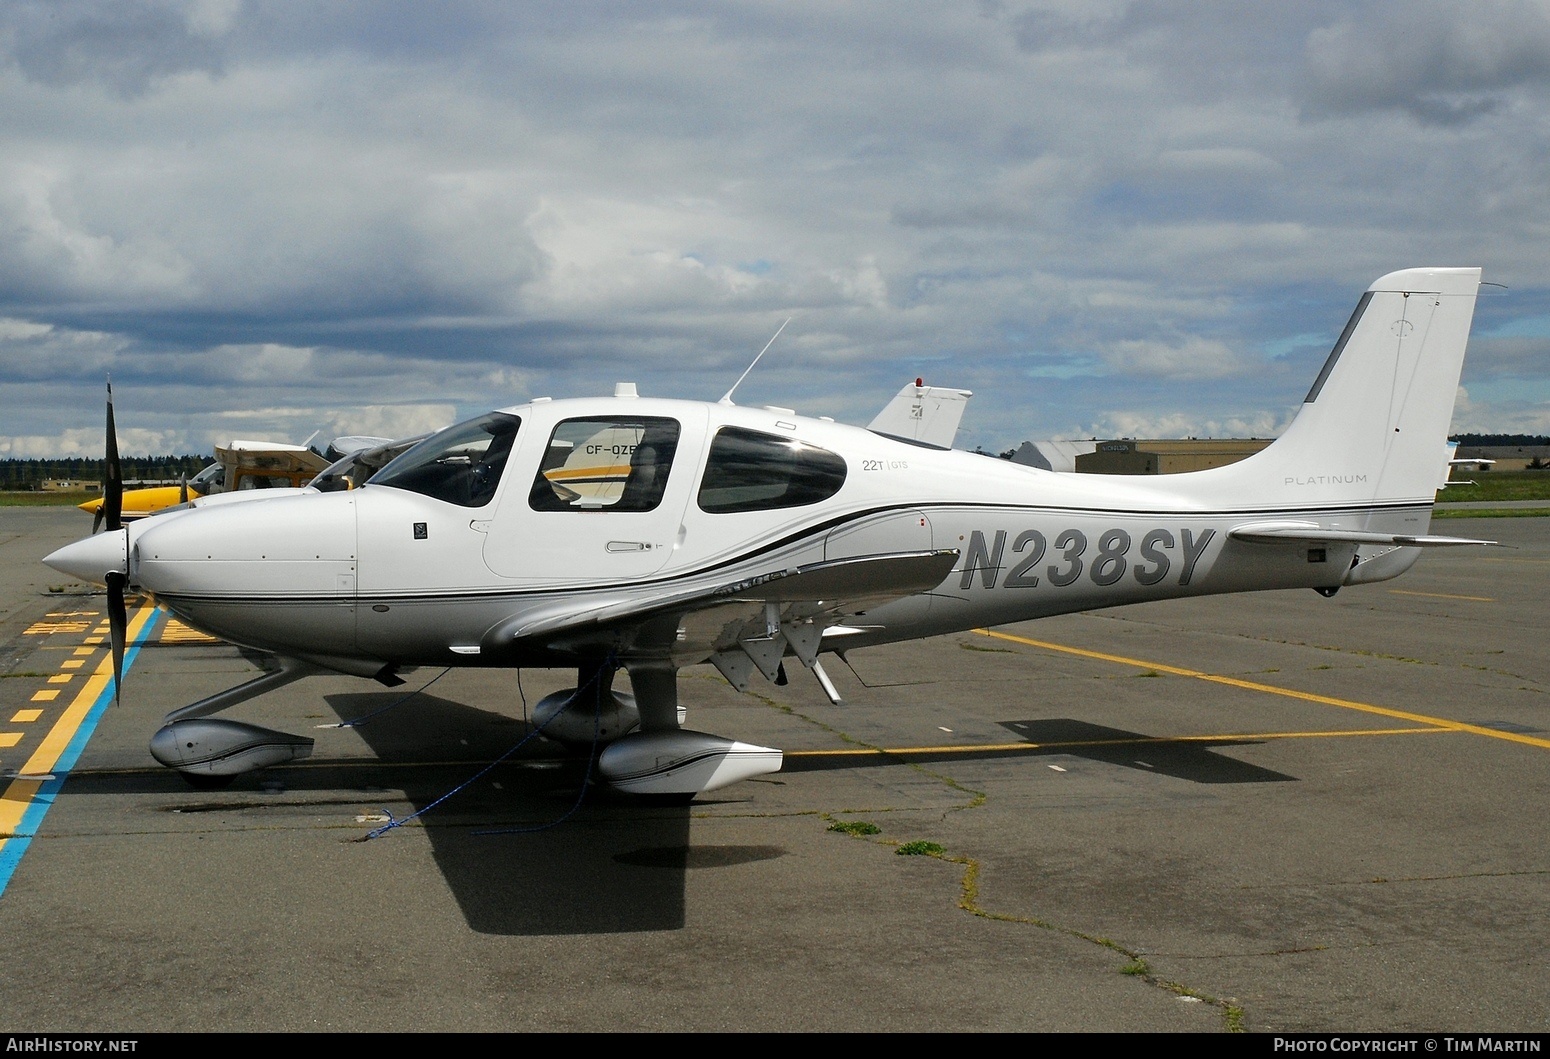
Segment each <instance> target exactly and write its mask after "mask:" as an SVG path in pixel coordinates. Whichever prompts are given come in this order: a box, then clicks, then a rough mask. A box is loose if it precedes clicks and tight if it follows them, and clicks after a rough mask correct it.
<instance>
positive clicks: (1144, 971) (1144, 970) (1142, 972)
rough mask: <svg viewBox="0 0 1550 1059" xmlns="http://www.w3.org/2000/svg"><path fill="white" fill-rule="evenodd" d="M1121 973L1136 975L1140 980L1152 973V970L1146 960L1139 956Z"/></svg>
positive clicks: (1122, 968)
mask: <svg viewBox="0 0 1550 1059" xmlns="http://www.w3.org/2000/svg"><path fill="white" fill-rule="evenodd" d="M1119 973H1120V974H1129V975H1135V976H1136V977H1138V978H1144V977H1146V976H1147V975H1149V974H1151V973H1152V969H1151V968H1150V967H1148V966H1147V965H1146V961H1145V960H1143V959H1142V958H1141V957H1139V956H1137V957H1136V958H1135V959H1133V960H1131V961H1130V962H1129V963H1127V964H1125V966H1123V967H1121V968H1120V969H1119Z"/></svg>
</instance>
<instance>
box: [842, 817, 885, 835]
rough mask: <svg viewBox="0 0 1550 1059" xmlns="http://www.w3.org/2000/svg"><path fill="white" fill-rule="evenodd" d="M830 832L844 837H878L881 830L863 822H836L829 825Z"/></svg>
mask: <svg viewBox="0 0 1550 1059" xmlns="http://www.w3.org/2000/svg"><path fill="white" fill-rule="evenodd" d="M829 830H830V831H838V832H840V833H841V834H846V835H880V834H882V833H883V829H882V828H880V827H878V826H877V825H876V824H872V823H868V822H867V821H865V820H836V821H835V822H834V823H832V824H830V825H829Z"/></svg>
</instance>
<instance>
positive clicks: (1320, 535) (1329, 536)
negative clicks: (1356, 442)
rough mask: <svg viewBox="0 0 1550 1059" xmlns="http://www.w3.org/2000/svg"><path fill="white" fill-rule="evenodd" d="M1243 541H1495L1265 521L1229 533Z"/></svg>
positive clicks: (1439, 544)
mask: <svg viewBox="0 0 1550 1059" xmlns="http://www.w3.org/2000/svg"><path fill="white" fill-rule="evenodd" d="M1229 535H1230V536H1232V537H1236V538H1237V539H1238V540H1242V541H1261V542H1264V543H1275V542H1279V541H1308V542H1309V543H1315V544H1390V545H1394V546H1396V547H1402V548H1454V547H1458V546H1460V545H1465V544H1475V545H1493V544H1496V543H1497V542H1496V541H1482V540H1474V539H1473V538H1470V537H1438V536H1433V535H1424V536H1411V535H1409V534H1404V533H1372V532H1369V531H1367V530H1349V529H1332V528H1329V527H1325V526H1318V525H1315V524H1313V523H1300V522H1264V523H1257V524H1255V525H1252V526H1239V527H1238V528H1237V529H1235V530H1233V531H1232V532H1231V533H1230V534H1229Z"/></svg>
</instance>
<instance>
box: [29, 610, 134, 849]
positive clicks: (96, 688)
mask: <svg viewBox="0 0 1550 1059" xmlns="http://www.w3.org/2000/svg"><path fill="white" fill-rule="evenodd" d="M155 616H156V607H155V606H154V605H149V606H144V607H141V608H140V611H139V613H137V614H136V615H135V616H134V620H133V621H131V622H130V623H129V632H128V635H127V636H126V637H125V639H126V641H127V642H128V643H134V642H135V640H136V639H137V638H138V636H139V634H140V630H141V629H142V628H143V627H144V626H145V623H146V622H148V621H150V620H152V619H153V618H154V617H155ZM49 679H50V680H53V679H55V678H53V677H50V678H49ZM66 679H68V678H66ZM112 680H113V656H112V653H111V652H105V653H104V655H103V658H102V661H101V662H99V663H98V665H97V668H96V671H95V672H93V673H92V674H91V675H90V676H89V677H87V678H86V682H85V684H83V685H82V686H81V689H80V690H79V691H78V692H76V695H75V698H74V699H72V700H71V702H70V705H69V706H67V707H65V710H64V712H63V713H62V714H60V716H59V720H57V721H55V722H54V726H53V727H52V728H50V729H49V731H48V734H47V735H45V736H44V737H43V742H42V743H41V744H40V745H39V746H38V749H37V750H35V751H33V753H32V756H31V757H30V758H28V759H27V762H26V764H24V765H22V767H21V768H20V769H18V770H17V771H18V772H20V773H22V774H23V775H27V776H41V775H45V774H48V773H51V772H52V771H53V769H54V765H55V763H56V762H58V761H59V758H60V755H62V754H63V753H64V752H65V749H66V748H67V747H69V745H70V741H71V740H72V739H74V738H75V733H76V731H77V730H78V729H79V728H80V727H81V722H82V721H84V720H85V719H86V716H87V714H89V713H91V710H92V707H93V706H95V705H96V704H97V699H98V698H99V697H100V696H101V695H102V693H103V691H104V690H106V689H107V686H108V685H109V684H110V683H111V682H112ZM43 782H44V781H42V780H34V779H14V780H12V781H11V782H10V784H9V786H7V787H6V788H5V791H4V793H0V848H3V847H4V845H5V840H6V839H7V838H8V837H9V836H12V835H15V834H16V832H17V830H18V829H19V828H20V826H21V820H22V816H23V815H24V814H25V813H26V812H27V810H28V809H29V808H31V806H32V803H33V800H34V799H35V798H37V796H38V790H39V788H40V787H41V786H42V784H43Z"/></svg>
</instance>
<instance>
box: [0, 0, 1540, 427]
mask: <svg viewBox="0 0 1550 1059" xmlns="http://www.w3.org/2000/svg"><path fill="white" fill-rule="evenodd" d="M1546 17H1547V16H1546V14H1545V5H1543V4H1528V3H1526V2H1525V3H1522V4H1516V5H1515V4H1512V3H1508V2H1500V3H1489V4H1484V5H1478V6H1477V5H1471V6H1470V7H1469V8H1457V9H1455V8H1451V7H1448V6H1446V5H1441V4H1436V5H1433V4H1422V5H1414V6H1412V5H1406V6H1405V7H1404V8H1393V7H1391V6H1389V5H1381V4H1369V3H1358V4H1350V3H1335V2H1325V0H1306V2H1300V3H1294V4H1283V5H1274V6H1273V7H1268V8H1258V9H1255V10H1253V11H1249V10H1248V9H1244V8H1241V7H1239V6H1237V5H1225V4H1216V3H1183V2H1182V0H1124V2H1122V0H1114V2H1112V3H1103V4H1091V3H1077V2H1074V0H1070V2H1068V0H1001V2H985V3H980V4H973V5H941V4H934V3H926V2H923V0H892V2H889V3H881V2H862V3H859V4H856V5H852V6H846V7H843V8H835V7H833V5H816V4H810V3H777V2H765V0H749V2H747V3H741V4H737V5H722V4H718V5H710V4H705V3H703V2H701V0H657V2H653V3H645V4H641V5H637V6H635V7H632V8H631V10H630V13H629V16H628V17H627V18H626V17H624V16H621V15H620V14H619V12H618V10H616V9H614V8H610V7H606V6H602V5H591V4H588V3H578V4H572V5H564V6H560V7H545V6H541V5H538V6H535V5H501V4H487V3H482V2H474V0H469V2H458V0H448V2H446V3H443V4H437V5H434V6H425V5H406V4H395V5H368V6H361V5H318V4H314V3H304V2H299V0H245V2H242V3H238V2H236V0H186V2H184V0H122V2H117V0H115V2H108V0H100V2H94V0H67V2H63V3H43V2H42V0H38V2H28V0H22V2H18V3H14V4H9V5H6V6H5V8H4V9H3V10H0V317H3V318H6V319H7V320H9V321H12V323H10V324H0V407H4V408H5V410H6V417H5V421H4V422H3V423H0V430H4V431H6V432H7V435H8V436H9V437H11V438H13V439H17V438H31V439H46V438H50V437H56V436H57V437H62V436H64V431H67V430H72V429H76V428H77V427H79V426H80V425H81V424H82V423H83V422H87V421H95V419H96V418H97V416H98V415H99V414H100V413H99V412H98V411H97V409H98V408H99V406H100V389H101V382H102V377H103V375H104V374H106V373H107V372H108V371H111V372H112V373H113V376H114V380H115V385H116V388H117V389H118V390H120V391H121V394H122V396H121V401H122V402H123V403H124V407H125V410H126V412H133V413H135V416H137V417H138V420H137V425H136V426H135V429H142V430H148V431H159V430H163V429H165V430H169V431H176V432H181V433H179V434H177V435H176V436H177V437H184V438H187V439H189V442H190V443H193V442H194V441H195V440H197V439H212V438H219V437H221V436H222V435H223V434H229V433H230V428H231V424H233V423H238V422H246V421H245V420H240V419H238V418H235V417H237V416H239V414H241V413H244V412H251V411H252V410H255V409H260V410H269V411H271V412H272V411H274V410H277V409H293V410H296V411H297V413H298V414H297V415H295V416H290V415H285V416H280V415H276V416H274V417H272V418H271V419H269V420H267V422H269V423H270V424H271V427H272V429H273V430H274V431H276V432H278V433H280V434H282V435H287V436H294V435H293V432H294V431H300V432H301V434H302V436H304V435H305V434H307V433H310V432H311V431H312V430H314V429H319V428H320V427H322V425H323V424H325V423H327V424H333V425H330V426H329V427H328V428H327V429H336V427H337V429H339V430H340V431H341V432H344V433H382V432H383V431H381V430H378V429H374V428H369V427H367V426H362V425H356V424H355V423H354V422H352V421H351V417H352V416H356V417H361V416H364V417H366V418H370V414H369V413H367V412H365V411H364V410H365V409H372V408H380V409H393V408H400V407H411V406H412V407H427V408H434V409H436V410H437V412H436V414H437V415H439V414H440V412H441V411H442V410H445V409H448V408H450V409H452V410H453V412H454V414H455V415H458V416H461V415H469V414H473V413H476V412H478V411H481V410H483V409H484V408H486V407H488V406H490V405H492V404H509V403H514V402H516V401H519V400H521V399H523V398H525V397H527V396H531V395H534V394H548V395H552V396H557V397H558V396H568V395H573V394H591V393H607V392H610V391H611V389H612V385H613V383H614V382H615V381H617V380H619V379H633V380H634V381H637V382H638V383H639V384H640V385H641V389H642V392H649V393H655V394H664V395H667V394H674V395H684V396H692V397H704V398H709V399H712V400H714V399H715V398H716V397H719V396H720V394H721V393H724V392H725V390H726V388H727V387H728V386H730V385H731V383H732V381H733V380H734V379H736V377H737V375H738V373H740V372H741V371H742V369H743V368H744V367H746V366H747V363H748V361H749V360H750V359H751V358H752V356H753V354H754V353H756V352H757V351H758V349H759V348H760V347H761V346H762V345H763V344H764V343H765V342H766V341H767V340H768V339H769V337H770V335H771V334H773V333H774V331H775V329H776V328H777V327H779V326H780V324H781V322H782V321H784V320H786V319H787V318H790V319H791V324H790V325H789V326H788V327H787V329H786V331H785V332H784V333H783V334H782V336H781V339H780V341H779V342H778V343H777V345H776V347H775V348H774V349H773V350H772V351H771V354H770V356H769V357H767V358H766V362H764V363H761V365H760V367H759V369H758V371H756V372H755V373H754V374H753V375H752V376H750V378H749V380H748V381H747V382H746V383H745V384H744V386H743V387H742V388H741V389H740V390H739V398H740V399H744V400H748V401H749V402H750V403H754V402H759V403H762V402H769V403H774V404H780V405H786V406H795V407H797V408H799V409H801V410H803V411H811V412H814V413H819V414H826V415H832V416H835V417H836V418H839V419H842V420H845V421H849V422H856V423H865V422H866V421H868V420H869V419H870V418H871V416H872V414H873V413H875V412H876V410H877V409H878V408H879V407H881V405H882V404H883V403H884V402H885V401H886V400H887V399H888V397H889V396H890V395H891V394H892V393H893V392H895V391H896V390H897V389H898V386H899V385H900V384H901V382H902V381H903V380H904V379H907V378H913V377H915V376H916V375H921V374H925V375H928V376H930V377H931V379H932V381H933V382H937V383H939V384H941V385H957V386H964V387H967V388H970V389H974V390H975V391H976V397H975V398H974V400H973V402H972V403H971V405H970V408H969V412H968V415H967V417H966V419H965V424H964V435H963V436H964V437H965V438H968V439H971V442H972V443H979V444H983V446H984V447H986V448H987V449H992V450H995V451H1001V450H1004V449H1006V448H1008V447H1012V446H1014V445H1015V444H1016V443H1018V442H1020V441H1021V440H1023V439H1025V438H1030V437H1041V436H1043V437H1048V436H1051V435H1052V434H1055V433H1059V432H1063V431H1065V430H1068V429H1070V427H1069V424H1073V423H1076V424H1083V425H1084V429H1088V430H1091V429H1093V428H1095V427H1096V426H1097V425H1099V424H1100V423H1107V424H1110V425H1112V426H1114V427H1116V428H1118V427H1120V426H1122V425H1125V424H1131V425H1135V424H1140V423H1153V424H1156V425H1157V426H1158V428H1159V429H1161V428H1162V427H1164V426H1166V425H1167V424H1169V423H1177V424H1179V425H1180V429H1183V427H1184V425H1185V424H1190V425H1193V427H1194V428H1195V430H1196V431H1197V432H1198V431H1202V430H1205V429H1206V428H1207V427H1208V426H1210V425H1211V424H1218V425H1219V428H1220V429H1224V430H1225V429H1226V425H1227V424H1231V423H1238V424H1241V425H1243V426H1244V427H1245V428H1246V429H1257V428H1259V427H1260V426H1262V425H1263V424H1262V422H1261V420H1260V419H1257V418H1256V416H1259V415H1261V414H1263V415H1264V416H1268V417H1270V421H1279V417H1280V416H1281V415H1282V414H1283V411H1284V410H1285V409H1287V408H1288V407H1292V406H1294V405H1295V404H1296V402H1297V401H1298V400H1300V398H1301V396H1302V394H1303V393H1305V392H1306V389H1307V386H1308V383H1309V381H1310V378H1304V377H1302V375H1303V369H1304V368H1306V369H1307V370H1308V371H1309V372H1311V371H1316V370H1317V363H1314V361H1316V359H1317V355H1316V354H1315V353H1311V352H1308V349H1305V348H1304V346H1307V347H1309V348H1312V347H1316V346H1318V345H1319V344H1321V341H1322V345H1323V347H1324V349H1326V350H1327V348H1328V345H1329V343H1330V342H1332V341H1333V338H1334V335H1335V334H1338V331H1339V328H1340V326H1341V325H1342V324H1343V323H1344V320H1345V318H1346V317H1347V316H1348V315H1349V312H1350V308H1351V306H1352V305H1353V304H1354V303H1355V299H1356V297H1357V296H1358V295H1359V294H1360V292H1361V290H1362V289H1364V287H1365V286H1366V285H1367V284H1368V283H1369V282H1370V281H1371V280H1372V279H1374V278H1375V277H1377V276H1379V275H1382V274H1384V273H1386V272H1389V271H1392V270H1394V269H1396V268H1402V267H1406V266H1408V265H1413V264H1423V263H1443V264H1476V263H1483V264H1485V265H1486V266H1487V270H1488V271H1487V276H1488V278H1494V279H1498V280H1500V281H1502V282H1505V283H1508V284H1509V286H1511V287H1512V288H1513V295H1514V297H1515V298H1516V299H1518V300H1517V301H1512V300H1511V299H1504V300H1501V302H1500V308H1495V309H1490V310H1488V311H1489V313H1490V314H1491V315H1490V319H1489V328H1490V329H1491V334H1492V335H1493V336H1494V338H1493V339H1492V342H1491V343H1485V344H1481V345H1480V346H1479V354H1480V356H1479V361H1478V363H1479V370H1480V372H1481V373H1482V374H1481V375H1480V376H1479V377H1477V376H1475V375H1473V374H1472V372H1474V371H1475V370H1476V369H1475V368H1474V367H1472V366H1466V373H1465V378H1466V381H1467V382H1469V384H1470V385H1471V387H1472V392H1473V393H1475V395H1476V399H1477V401H1478V402H1479V403H1480V405H1481V411H1480V415H1482V416H1485V417H1488V416H1489V415H1490V414H1491V410H1492V409H1501V410H1502V412H1503V414H1507V413H1508V412H1511V413H1512V414H1518V413H1517V412H1516V411H1513V410H1514V409H1516V408H1517V407H1518V406H1516V405H1512V404H1511V403H1510V402H1511V401H1512V400H1514V399H1517V398H1513V397H1512V396H1511V395H1509V394H1507V393H1506V392H1505V391H1498V390H1497V389H1494V388H1493V387H1492V386H1491V385H1488V379H1489V378H1494V377H1496V376H1502V377H1505V376H1506V375H1507V374H1512V375H1513V376H1514V378H1515V379H1516V384H1517V387H1518V393H1519V396H1520V397H1521V395H1522V394H1524V393H1537V391H1536V390H1535V389H1534V387H1535V386H1537V385H1540V380H1543V379H1544V378H1545V376H1546V368H1545V367H1544V365H1543V361H1542V360H1540V361H1536V355H1537V354H1538V353H1541V352H1543V351H1544V348H1545V344H1544V340H1543V339H1542V337H1541V336H1540V335H1538V334H1536V333H1529V332H1525V331H1521V330H1519V331H1513V330H1511V329H1510V328H1509V329H1507V330H1502V328H1505V327H1507V325H1508V324H1510V323H1511V321H1512V320H1513V319H1514V318H1515V314H1526V315H1537V316H1543V315H1544V305H1545V303H1546V298H1545V294H1546V290H1545V287H1546V285H1545V283H1544V280H1543V276H1545V275H1546V274H1550V205H1547V203H1546V202H1545V201H1544V196H1543V195H1542V194H1540V193H1539V190H1538V189H1540V188H1543V187H1545V186H1547V185H1550V158H1547V157H1546V156H1545V154H1544V152H1543V151H1542V150H1541V149H1540V147H1539V145H1540V144H1542V143H1543V138H1544V130H1543V128H1542V123H1543V119H1542V117H1541V115H1542V114H1543V113H1544V106H1543V104H1544V102H1545V100H1544V98H1543V97H1544V87H1545V85H1544V76H1543V70H1544V68H1545V66H1544V63H1543V61H1542V60H1543V55H1544V54H1545V51H1546V49H1545V47H1544V44H1543V41H1544V40H1545V39H1547V34H1546V32H1545V31H1544V30H1543V27H1544V25H1545V23H1546ZM1423 158H1424V159H1425V164H1424V165H1420V164H1417V159H1423ZM1517 306H1522V307H1521V308H1519V307H1517ZM7 328H9V330H7ZM38 329H46V330H38ZM1309 335H1313V336H1319V335H1326V336H1327V337H1326V338H1324V339H1323V340H1321V341H1315V340H1313V339H1308V340H1307V341H1306V342H1304V341H1302V340H1303V339H1306V337H1307V336H1309ZM1294 340H1295V341H1294ZM1492 343H1494V344H1492ZM1508 343H1515V345H1509V344H1508ZM1294 347H1295V348H1294ZM1266 358H1268V359H1266ZM1310 377H1311V376H1310ZM384 414H385V413H384ZM1169 416H1176V417H1179V418H1177V419H1176V420H1175V419H1169V418H1168V417H1169ZM212 417H213V418H212ZM1126 417H1129V418H1126ZM424 418H425V419H426V420H428V419H430V418H434V416H431V415H430V414H429V413H427V415H426V416H425V417H424ZM304 420H305V421H306V422H304ZM125 421H126V422H136V420H135V417H129V418H126V419H125ZM266 429H268V428H266ZM13 443H20V442H13ZM28 443H29V444H31V443H34V442H28ZM36 443H37V444H40V445H41V444H44V442H42V441H38V442H36ZM50 444H51V443H50Z"/></svg>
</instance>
